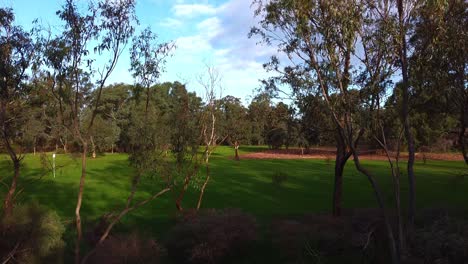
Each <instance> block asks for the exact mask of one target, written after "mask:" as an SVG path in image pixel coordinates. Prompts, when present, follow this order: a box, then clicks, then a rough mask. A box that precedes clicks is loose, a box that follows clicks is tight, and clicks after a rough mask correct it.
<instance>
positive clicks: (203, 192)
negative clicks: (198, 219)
mask: <svg viewBox="0 0 468 264" xmlns="http://www.w3.org/2000/svg"><path fill="white" fill-rule="evenodd" d="M209 181H210V165H209V163H208V161H207V162H206V178H205V182H204V183H203V185H202V188H201V191H200V197H198V203H197V211H198V210H200V207H201V203H202V200H203V195H204V194H205V189H206V186H207V185H208V182H209Z"/></svg>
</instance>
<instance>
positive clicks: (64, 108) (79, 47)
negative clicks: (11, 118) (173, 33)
mask: <svg viewBox="0 0 468 264" xmlns="http://www.w3.org/2000/svg"><path fill="white" fill-rule="evenodd" d="M57 15H58V16H59V18H60V19H61V20H62V21H63V27H62V31H61V32H59V33H58V34H57V35H56V36H51V34H50V35H49V36H46V37H45V38H44V45H43V49H44V62H45V65H46V67H47V70H48V72H49V73H48V75H49V79H50V83H51V90H52V91H53V94H54V96H55V98H56V100H57V101H58V103H59V111H60V113H59V115H60V118H61V122H62V124H63V126H64V127H66V128H67V130H69V131H70V134H72V135H73V137H74V138H75V139H76V140H77V141H78V142H79V143H80V145H81V177H80V184H79V191H78V196H77V203H76V208H75V218H76V229H77V238H76V243H75V263H79V262H80V244H81V238H82V226H81V215H80V211H81V205H82V202H83V192H84V187H85V179H86V159H87V153H88V148H89V143H90V140H91V137H92V134H91V132H92V127H93V125H94V121H95V118H96V115H97V109H98V107H99V104H100V97H101V93H102V89H103V88H104V86H105V84H106V82H107V80H108V78H109V77H110V75H111V74H112V72H113V71H114V69H115V66H116V65H117V62H118V60H119V57H120V55H121V54H122V52H123V51H124V50H125V47H126V45H127V43H128V40H129V38H130V37H131V36H132V34H133V32H134V24H135V23H136V17H135V1H134V0H123V1H111V0H100V1H98V2H97V4H93V3H89V4H88V6H87V9H86V10H84V11H83V10H81V9H80V7H78V5H77V2H76V1H74V0H67V1H66V2H65V4H64V5H63V6H62V9H61V10H59V11H57ZM96 56H99V57H101V58H107V61H106V59H104V62H103V65H101V66H98V65H96V64H95V63H94V62H95V61H96ZM91 90H94V92H95V93H96V94H97V96H96V100H95V102H94V105H87V103H88V99H89V93H90V91H91ZM86 106H87V107H89V108H91V109H92V110H91V113H90V118H89V121H88V122H87V123H86V124H83V123H82V122H80V121H81V117H82V114H83V110H84V108H85V107H86Z"/></svg>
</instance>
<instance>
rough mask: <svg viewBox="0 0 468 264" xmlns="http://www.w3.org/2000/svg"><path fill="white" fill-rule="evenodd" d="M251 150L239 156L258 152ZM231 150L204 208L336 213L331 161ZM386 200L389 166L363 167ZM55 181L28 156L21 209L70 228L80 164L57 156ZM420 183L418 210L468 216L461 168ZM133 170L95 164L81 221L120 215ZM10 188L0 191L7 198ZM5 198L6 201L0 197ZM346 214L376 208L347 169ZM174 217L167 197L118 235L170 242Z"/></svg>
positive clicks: (1, 170)
mask: <svg viewBox="0 0 468 264" xmlns="http://www.w3.org/2000/svg"><path fill="white" fill-rule="evenodd" d="M257 150H258V149H257V148H254V147H245V148H243V149H241V153H245V152H249V151H257ZM232 155H233V150H232V149H231V148H229V147H220V148H219V149H218V150H217V151H216V153H214V154H213V156H212V162H211V167H212V180H211V181H210V183H209V185H208V187H207V191H206V194H205V198H204V201H203V207H205V208H241V209H243V210H244V211H246V212H249V213H252V214H253V215H255V216H256V217H257V218H258V220H259V221H260V222H261V223H267V222H268V221H270V220H271V219H273V218H276V217H281V216H294V215H300V214H303V213H310V212H327V211H329V210H330V208H331V194H332V188H333V161H325V160H305V159H302V160H247V159H245V160H241V161H240V162H237V161H234V160H233V159H232ZM363 163H364V165H365V166H366V167H368V168H369V169H370V170H371V171H372V172H374V174H375V175H376V177H377V178H378V181H379V183H380V185H381V186H382V189H383V190H384V192H385V200H386V202H387V203H388V204H390V203H392V201H393V200H392V199H393V198H392V195H391V189H392V180H391V178H390V175H389V169H388V164H387V163H386V162H383V161H364V162H363ZM57 166H58V167H59V168H58V169H57V173H56V177H55V178H53V176H52V174H51V173H48V174H47V175H44V177H43V178H42V179H41V180H38V178H39V176H40V175H41V172H42V169H41V163H40V159H39V156H38V155H37V156H32V155H28V156H27V157H26V159H25V162H24V166H23V168H22V176H21V184H20V185H21V186H22V187H24V192H23V193H21V194H20V195H19V197H18V201H19V202H26V201H28V200H37V201H39V202H40V203H41V204H44V205H46V206H48V207H49V208H51V209H53V210H56V211H57V212H58V213H59V215H60V216H61V217H62V219H64V220H65V221H68V222H69V223H71V222H72V221H73V217H74V207H75V201H76V195H77V191H78V182H79V177H80V166H81V165H80V160H79V159H76V160H74V159H73V158H71V157H70V156H69V155H58V158H57ZM403 166H404V164H402V167H403ZM277 172H282V173H285V174H287V176H288V178H287V180H286V182H285V183H284V184H283V185H282V186H278V185H275V184H273V183H272V176H273V175H274V174H275V173H277ZM415 172H416V181H417V182H416V183H417V206H418V208H423V207H457V208H465V207H466V204H467V202H468V196H467V193H468V179H465V178H464V177H462V176H460V175H461V174H463V173H464V174H466V172H467V168H466V165H464V163H463V162H456V161H428V162H427V164H423V163H422V162H418V163H417V164H416V165H415ZM10 174H11V169H10V167H9V162H8V159H7V157H6V156H1V159H0V175H2V177H4V178H3V180H4V182H6V183H7V182H9V181H8V178H7V175H10ZM131 175H132V169H131V168H130V167H129V166H128V162H127V155H125V154H106V155H104V156H100V157H98V158H96V159H89V163H88V176H87V180H86V187H85V192H84V203H83V207H82V217H83V218H84V219H85V221H93V220H95V219H97V218H98V217H99V216H101V215H102V214H103V213H105V212H109V211H112V210H116V209H119V208H122V207H123V206H124V203H125V199H126V197H127V195H128V191H129V187H130V178H131ZM406 182H407V181H406V178H405V177H403V178H402V195H403V204H406V199H405V198H406V193H407V192H406V191H407V184H406ZM159 188H160V185H159V183H158V182H157V180H154V179H144V180H143V181H142V184H141V188H140V189H139V190H140V191H139V193H138V195H137V199H141V198H144V197H148V196H149V195H150V194H151V193H154V192H156V191H157V190H159ZM4 190H5V188H3V189H2V192H4ZM197 195H198V191H197V190H196V189H195V188H192V187H191V188H189V192H188V194H187V196H186V197H185V198H184V207H185V208H190V207H195V205H196V201H197ZM2 197H3V193H2ZM343 201H344V207H345V208H363V207H376V203H375V199H374V197H373V194H372V191H371V189H370V185H369V183H368V181H367V180H366V178H365V177H364V176H363V175H361V174H359V173H358V172H357V171H356V170H355V169H354V166H353V163H352V161H350V162H348V166H347V168H346V170H345V176H344V197H343ZM175 213H176V209H175V206H174V195H173V194H171V193H168V194H166V195H165V196H164V197H161V198H158V199H157V200H155V201H153V202H151V203H149V204H147V205H145V206H144V207H142V208H140V209H138V210H136V211H134V212H132V213H131V214H129V215H127V216H126V217H125V218H124V219H123V221H122V223H121V224H120V225H118V226H117V229H118V230H125V229H126V228H129V227H131V228H132V229H135V228H137V229H140V230H141V231H144V232H146V233H147V232H150V233H152V234H153V235H154V236H156V237H159V236H164V232H165V231H166V230H167V228H168V227H170V225H171V222H172V219H173V217H174V215H175Z"/></svg>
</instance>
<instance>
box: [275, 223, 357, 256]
mask: <svg viewBox="0 0 468 264" xmlns="http://www.w3.org/2000/svg"><path fill="white" fill-rule="evenodd" d="M349 235H350V232H349V226H348V225H347V224H346V222H345V221H343V219H340V218H334V217H332V216H327V215H309V216H305V217H302V218H301V219H298V220H278V221H275V222H274V223H273V224H272V228H271V236H272V244H273V247H274V248H276V249H277V250H279V252H280V254H281V255H282V257H284V258H285V259H288V260H292V261H299V262H301V261H302V262H304V261H305V262H312V263H314V262H320V259H321V256H337V255H340V254H341V253H342V252H343V251H344V249H345V248H346V246H347V242H348V241H349V239H348V238H349Z"/></svg>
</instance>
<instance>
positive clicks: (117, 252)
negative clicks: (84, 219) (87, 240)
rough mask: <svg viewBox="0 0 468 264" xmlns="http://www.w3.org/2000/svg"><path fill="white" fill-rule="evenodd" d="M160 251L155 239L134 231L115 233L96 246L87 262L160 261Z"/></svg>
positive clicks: (112, 263) (116, 263)
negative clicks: (123, 233)
mask: <svg viewBox="0 0 468 264" xmlns="http://www.w3.org/2000/svg"><path fill="white" fill-rule="evenodd" d="M161 252H162V249H161V247H160V246H159V245H158V243H156V241H155V240H152V239H144V238H141V237H140V236H139V235H138V234H136V233H132V234H130V235H117V236H111V237H108V238H107V239H106V240H105V241H104V242H103V243H102V244H101V245H99V246H97V247H96V250H95V251H94V253H93V254H92V255H91V256H90V257H89V259H88V261H87V263H91V264H93V263H96V264H97V263H99V264H100V263H106V264H124V263H145V264H146V263H160V260H159V257H160V255H161Z"/></svg>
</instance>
